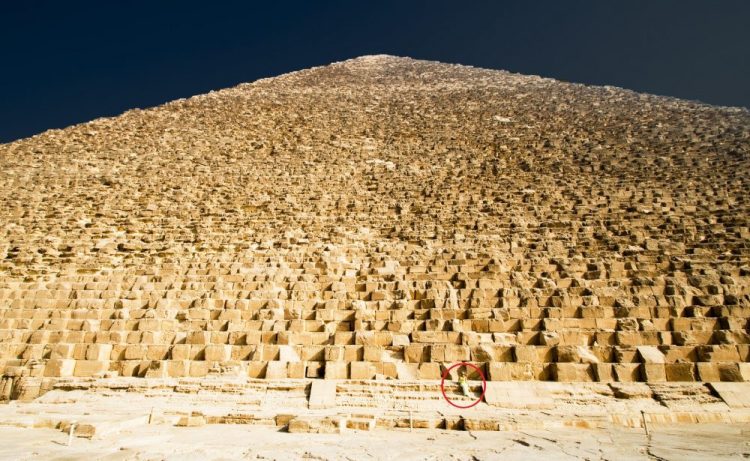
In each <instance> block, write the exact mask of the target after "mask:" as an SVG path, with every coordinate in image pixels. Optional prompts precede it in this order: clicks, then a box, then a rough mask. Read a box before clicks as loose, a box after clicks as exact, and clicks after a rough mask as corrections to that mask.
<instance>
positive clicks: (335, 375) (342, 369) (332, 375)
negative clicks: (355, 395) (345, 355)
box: [325, 361, 349, 379]
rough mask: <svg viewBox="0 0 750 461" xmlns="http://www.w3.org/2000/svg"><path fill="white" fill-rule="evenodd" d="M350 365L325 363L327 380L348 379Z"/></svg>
mask: <svg viewBox="0 0 750 461" xmlns="http://www.w3.org/2000/svg"><path fill="white" fill-rule="evenodd" d="M348 378H349V364H348V363H346V362H328V361H326V363H325V379H348Z"/></svg>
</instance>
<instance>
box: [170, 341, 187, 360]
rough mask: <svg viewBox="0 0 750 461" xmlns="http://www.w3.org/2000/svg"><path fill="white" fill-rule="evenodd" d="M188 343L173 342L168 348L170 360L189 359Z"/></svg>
mask: <svg viewBox="0 0 750 461" xmlns="http://www.w3.org/2000/svg"><path fill="white" fill-rule="evenodd" d="M190 347H191V346H190V345H189V344H175V345H173V346H172V348H171V350H170V358H171V359H172V360H180V361H181V360H191V359H192V356H191V354H190Z"/></svg>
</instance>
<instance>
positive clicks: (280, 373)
mask: <svg viewBox="0 0 750 461" xmlns="http://www.w3.org/2000/svg"><path fill="white" fill-rule="evenodd" d="M265 377H266V379H286V378H287V362H279V361H275V360H274V361H270V362H268V366H267V368H266V376H265Z"/></svg>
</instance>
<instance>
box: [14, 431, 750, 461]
mask: <svg viewBox="0 0 750 461" xmlns="http://www.w3.org/2000/svg"><path fill="white" fill-rule="evenodd" d="M67 441H68V437H67V435H66V434H64V433H62V432H60V431H58V430H53V429H21V428H9V427H3V428H0V458H1V459H4V460H5V459H8V460H11V459H12V460H27V459H29V460H30V459H48V460H78V459H92V460H93V459H96V460H131V459H132V460H206V459H211V460H230V459H251V460H254V459H259V460H298V459H308V460H357V461H359V460H381V459H382V460H390V459H398V460H442V459H448V460H530V459H555V460H557V459H559V460H573V459H581V460H584V459H586V460H598V459H607V460H629V459H633V460H635V459H639V460H640V459H643V460H648V459H651V460H654V459H656V460H662V459H664V460H680V461H688V460H707V459H720V460H723V459H727V460H729V459H735V460H736V459H750V427H748V426H737V425H689V426H688V425H686V426H676V427H672V428H666V427H660V428H654V429H653V430H652V431H651V435H650V437H647V436H646V435H645V433H644V431H642V430H628V429H619V428H618V429H612V430H573V429H560V430H554V431H524V432H473V433H470V432H460V431H442V430H415V431H414V432H409V431H408V430H404V431H393V430H391V431H386V430H375V431H373V432H359V431H348V432H347V433H345V434H343V435H338V434H289V433H284V432H277V431H276V430H274V429H272V428H266V427H257V426H244V425H208V426H203V427H197V428H179V427H172V426H165V425H152V426H141V427H138V428H136V429H134V430H130V431H123V432H120V433H118V434H113V435H110V436H107V437H105V438H101V439H94V440H87V439H81V438H75V439H73V441H72V444H71V446H67V445H66V444H67Z"/></svg>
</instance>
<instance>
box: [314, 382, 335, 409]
mask: <svg viewBox="0 0 750 461" xmlns="http://www.w3.org/2000/svg"><path fill="white" fill-rule="evenodd" d="M307 406H308V408H310V409H311V410H321V409H326V408H334V407H335V406H336V383H335V382H332V381H322V380H315V381H313V382H312V383H311V385H310V397H309V398H308V403H307Z"/></svg>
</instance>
